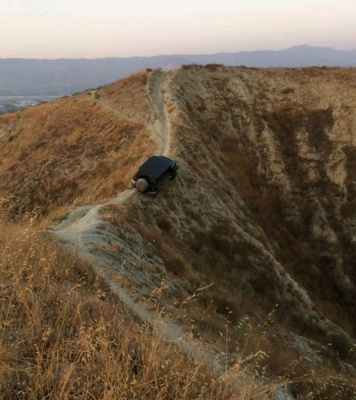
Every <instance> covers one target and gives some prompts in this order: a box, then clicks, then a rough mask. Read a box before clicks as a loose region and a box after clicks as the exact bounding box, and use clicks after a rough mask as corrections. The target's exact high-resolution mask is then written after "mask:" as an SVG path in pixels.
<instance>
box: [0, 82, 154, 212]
mask: <svg viewBox="0 0 356 400" xmlns="http://www.w3.org/2000/svg"><path fill="white" fill-rule="evenodd" d="M145 81H146V76H145V75H144V74H136V75H134V76H132V77H131V78H130V90H128V91H127V92H126V95H127V96H128V97H129V98H130V105H131V110H132V111H131V112H129V113H128V114H129V115H126V114H125V113H124V112H123V113H120V112H119V110H116V111H115V112H112V111H111V110H110V107H109V106H107V105H106V103H105V101H102V100H101V99H100V96H99V95H98V94H97V93H95V92H94V91H87V92H84V93H82V94H79V95H76V96H73V97H67V98H62V99H60V100H57V101H53V102H48V103H45V104H42V105H40V106H37V107H30V108H27V109H25V110H23V111H18V112H14V113H11V114H6V115H3V116H1V117H0V142H1V146H0V147H1V149H0V175H1V182H0V192H1V202H2V204H3V207H5V208H6V209H7V210H8V211H9V212H10V215H11V217H12V218H13V219H18V218H21V216H23V215H24V214H25V213H27V212H32V211H35V212H36V213H37V214H39V215H41V217H43V216H46V215H48V214H49V213H51V212H56V213H57V215H60V214H61V213H63V211H64V210H67V209H71V208H73V206H74V205H76V204H79V203H80V204H81V203H83V202H86V203H87V202H93V201H95V202H99V201H102V200H104V199H109V198H111V197H113V196H114V195H115V194H116V193H117V192H119V191H121V190H123V189H124V188H126V186H127V182H128V181H129V179H130V178H131V176H132V172H133V170H134V168H135V165H136V164H139V163H140V162H142V161H143V160H144V159H145V158H146V157H147V156H148V155H150V154H151V153H152V152H153V151H154V149H155V148H154V143H153V142H152V140H151V139H150V134H149V132H148V129H147V127H146V125H145V122H144V120H143V115H144V113H145V102H144V100H143V99H144V97H145V94H144V90H145ZM123 82H125V80H124V81H123ZM122 84H123V83H122ZM140 102H141V103H142V104H140ZM99 103H100V104H99ZM140 107H141V108H140ZM136 108H137V110H140V111H137V115H136V114H135V110H136ZM139 112H141V114H139ZM133 115H134V117H133Z"/></svg>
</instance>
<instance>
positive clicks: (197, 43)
mask: <svg viewBox="0 0 356 400" xmlns="http://www.w3.org/2000/svg"><path fill="white" fill-rule="evenodd" d="M301 44H309V45H311V46H326V47H334V48H337V49H341V50H355V49H356V0H174V1H173V0H126V1H121V0H0V58H9V57H18V58H53V59H55V58H82V57H84V58H99V57H132V56H152V55H158V54H209V53H219V52H237V51H242V50H246V51H252V50H268V49H269V50H281V49H285V48H288V47H291V46H295V45H301Z"/></svg>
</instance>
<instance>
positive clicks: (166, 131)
mask: <svg viewBox="0 0 356 400" xmlns="http://www.w3.org/2000/svg"><path fill="white" fill-rule="evenodd" d="M165 76H166V75H165V73H163V72H155V73H153V74H151V75H150V76H149V77H148V81H147V100H148V103H149V105H150V106H151V107H152V109H153V111H154V113H153V117H152V119H151V120H150V121H148V123H147V127H148V128H149V129H151V130H152V131H153V132H154V134H155V138H156V141H157V148H158V154H163V155H169V149H170V127H169V122H168V118H167V115H166V112H165V106H164V100H163V95H162V87H163V84H164V78H165ZM96 102H97V104H98V105H99V106H101V107H103V108H105V109H107V110H108V111H110V112H112V113H114V114H116V115H118V116H120V117H123V118H126V119H129V118H128V117H127V116H125V115H123V114H122V113H121V112H119V111H117V110H115V109H113V107H112V106H111V105H110V104H108V103H106V102H105V101H103V100H100V101H98V100H97V101H96ZM135 194H136V190H135V189H127V190H125V191H123V192H122V193H119V194H118V195H117V196H116V197H115V198H114V199H112V200H111V201H109V202H106V203H102V204H96V205H86V206H82V207H78V208H76V209H74V210H73V211H71V212H70V213H69V214H68V215H67V216H66V218H65V219H64V220H63V221H62V222H61V223H60V224H59V225H58V226H57V227H55V228H54V229H52V230H50V231H49V232H50V233H51V234H52V235H54V236H55V237H56V238H57V239H58V240H59V241H60V242H62V243H63V244H64V245H65V246H66V247H68V248H69V249H70V250H71V251H72V252H75V253H76V254H77V255H78V256H79V257H81V258H83V259H85V260H87V261H89V263H90V264H91V265H92V267H93V269H94V270H95V272H96V273H97V274H98V275H99V276H100V277H101V278H103V279H104V281H105V282H106V283H107V284H108V285H109V286H110V288H111V290H112V291H113V293H115V294H116V295H117V296H118V297H119V298H120V300H121V301H122V302H123V303H124V304H125V306H126V307H128V308H129V309H131V310H132V311H133V312H134V313H135V314H136V315H137V316H138V317H139V318H140V319H141V320H142V321H148V322H149V323H151V324H153V325H155V326H156V327H157V329H158V331H159V333H160V335H161V336H162V337H164V338H166V339H170V340H174V341H177V342H178V343H179V344H180V345H181V347H182V349H183V350H184V352H185V353H186V354H187V355H188V356H189V357H191V358H193V359H194V360H195V361H196V362H198V363H201V362H202V361H203V360H206V361H208V362H209V364H210V365H211V366H212V368H213V369H214V370H215V371H217V372H218V373H219V374H222V373H224V368H223V367H222V364H220V363H219V362H217V361H216V360H215V359H214V356H213V355H212V354H208V353H207V352H206V351H204V350H202V349H201V347H200V346H199V345H198V344H196V343H195V342H194V341H193V340H192V339H191V338H190V337H189V338H188V336H187V335H186V334H185V333H184V332H183V331H182V329H181V328H180V327H179V326H178V325H176V324H175V323H173V322H171V321H169V320H167V319H165V320H163V319H159V320H157V315H156V313H155V312H152V311H149V310H147V309H146V308H145V307H144V306H142V305H140V304H138V303H136V302H135V301H134V300H133V299H132V298H131V297H130V295H129V294H128V292H127V291H126V290H125V289H124V288H123V287H122V286H121V285H120V284H119V283H118V282H117V281H115V280H114V279H112V278H111V276H110V267H111V266H112V265H114V264H115V263H114V262H113V260H111V259H109V258H108V257H107V256H106V255H105V253H104V252H102V251H100V249H101V248H102V246H103V245H105V244H106V243H111V244H117V245H119V246H120V248H121V249H122V248H123V247H125V250H126V252H127V253H130V249H129V248H128V246H127V244H126V242H124V241H123V239H121V238H120V237H118V236H117V235H115V229H116V228H114V227H113V226H112V225H111V224H110V223H109V222H107V221H104V220H102V219H101V218H100V215H99V214H100V213H99V212H100V210H101V209H102V208H103V207H104V206H107V205H112V204H124V203H125V202H127V201H129V200H130V199H131V198H132V197H133V196H134V195H135ZM116 262H121V263H122V264H124V262H125V260H123V259H120V260H116Z"/></svg>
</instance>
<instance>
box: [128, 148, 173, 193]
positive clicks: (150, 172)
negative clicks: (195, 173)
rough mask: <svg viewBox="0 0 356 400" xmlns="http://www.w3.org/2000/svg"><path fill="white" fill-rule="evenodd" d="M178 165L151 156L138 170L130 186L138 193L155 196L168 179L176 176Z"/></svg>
mask: <svg viewBox="0 0 356 400" xmlns="http://www.w3.org/2000/svg"><path fill="white" fill-rule="evenodd" d="M177 170H178V165H177V163H176V162H175V161H173V160H171V159H170V158H168V157H165V156H152V157H150V158H149V159H148V160H147V161H145V162H144V163H143V164H142V165H141V167H140V168H139V169H138V171H137V172H136V174H135V175H134V177H133V178H132V180H131V186H133V187H135V188H136V189H137V190H139V191H140V192H147V193H148V194H156V193H158V191H159V189H160V188H161V187H162V185H163V184H164V183H165V182H166V181H167V180H168V179H174V178H175V177H176V175H177Z"/></svg>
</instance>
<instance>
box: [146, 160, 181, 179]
mask: <svg viewBox="0 0 356 400" xmlns="http://www.w3.org/2000/svg"><path fill="white" fill-rule="evenodd" d="M172 165H174V161H172V160H171V159H169V158H168V157H165V156H152V157H150V158H149V159H148V160H146V161H145V162H144V163H143V164H142V165H141V167H140V168H139V172H140V173H141V174H145V175H148V176H151V177H153V178H158V177H160V176H161V175H162V174H163V173H164V172H166V170H167V169H168V168H169V167H171V166H172Z"/></svg>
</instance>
